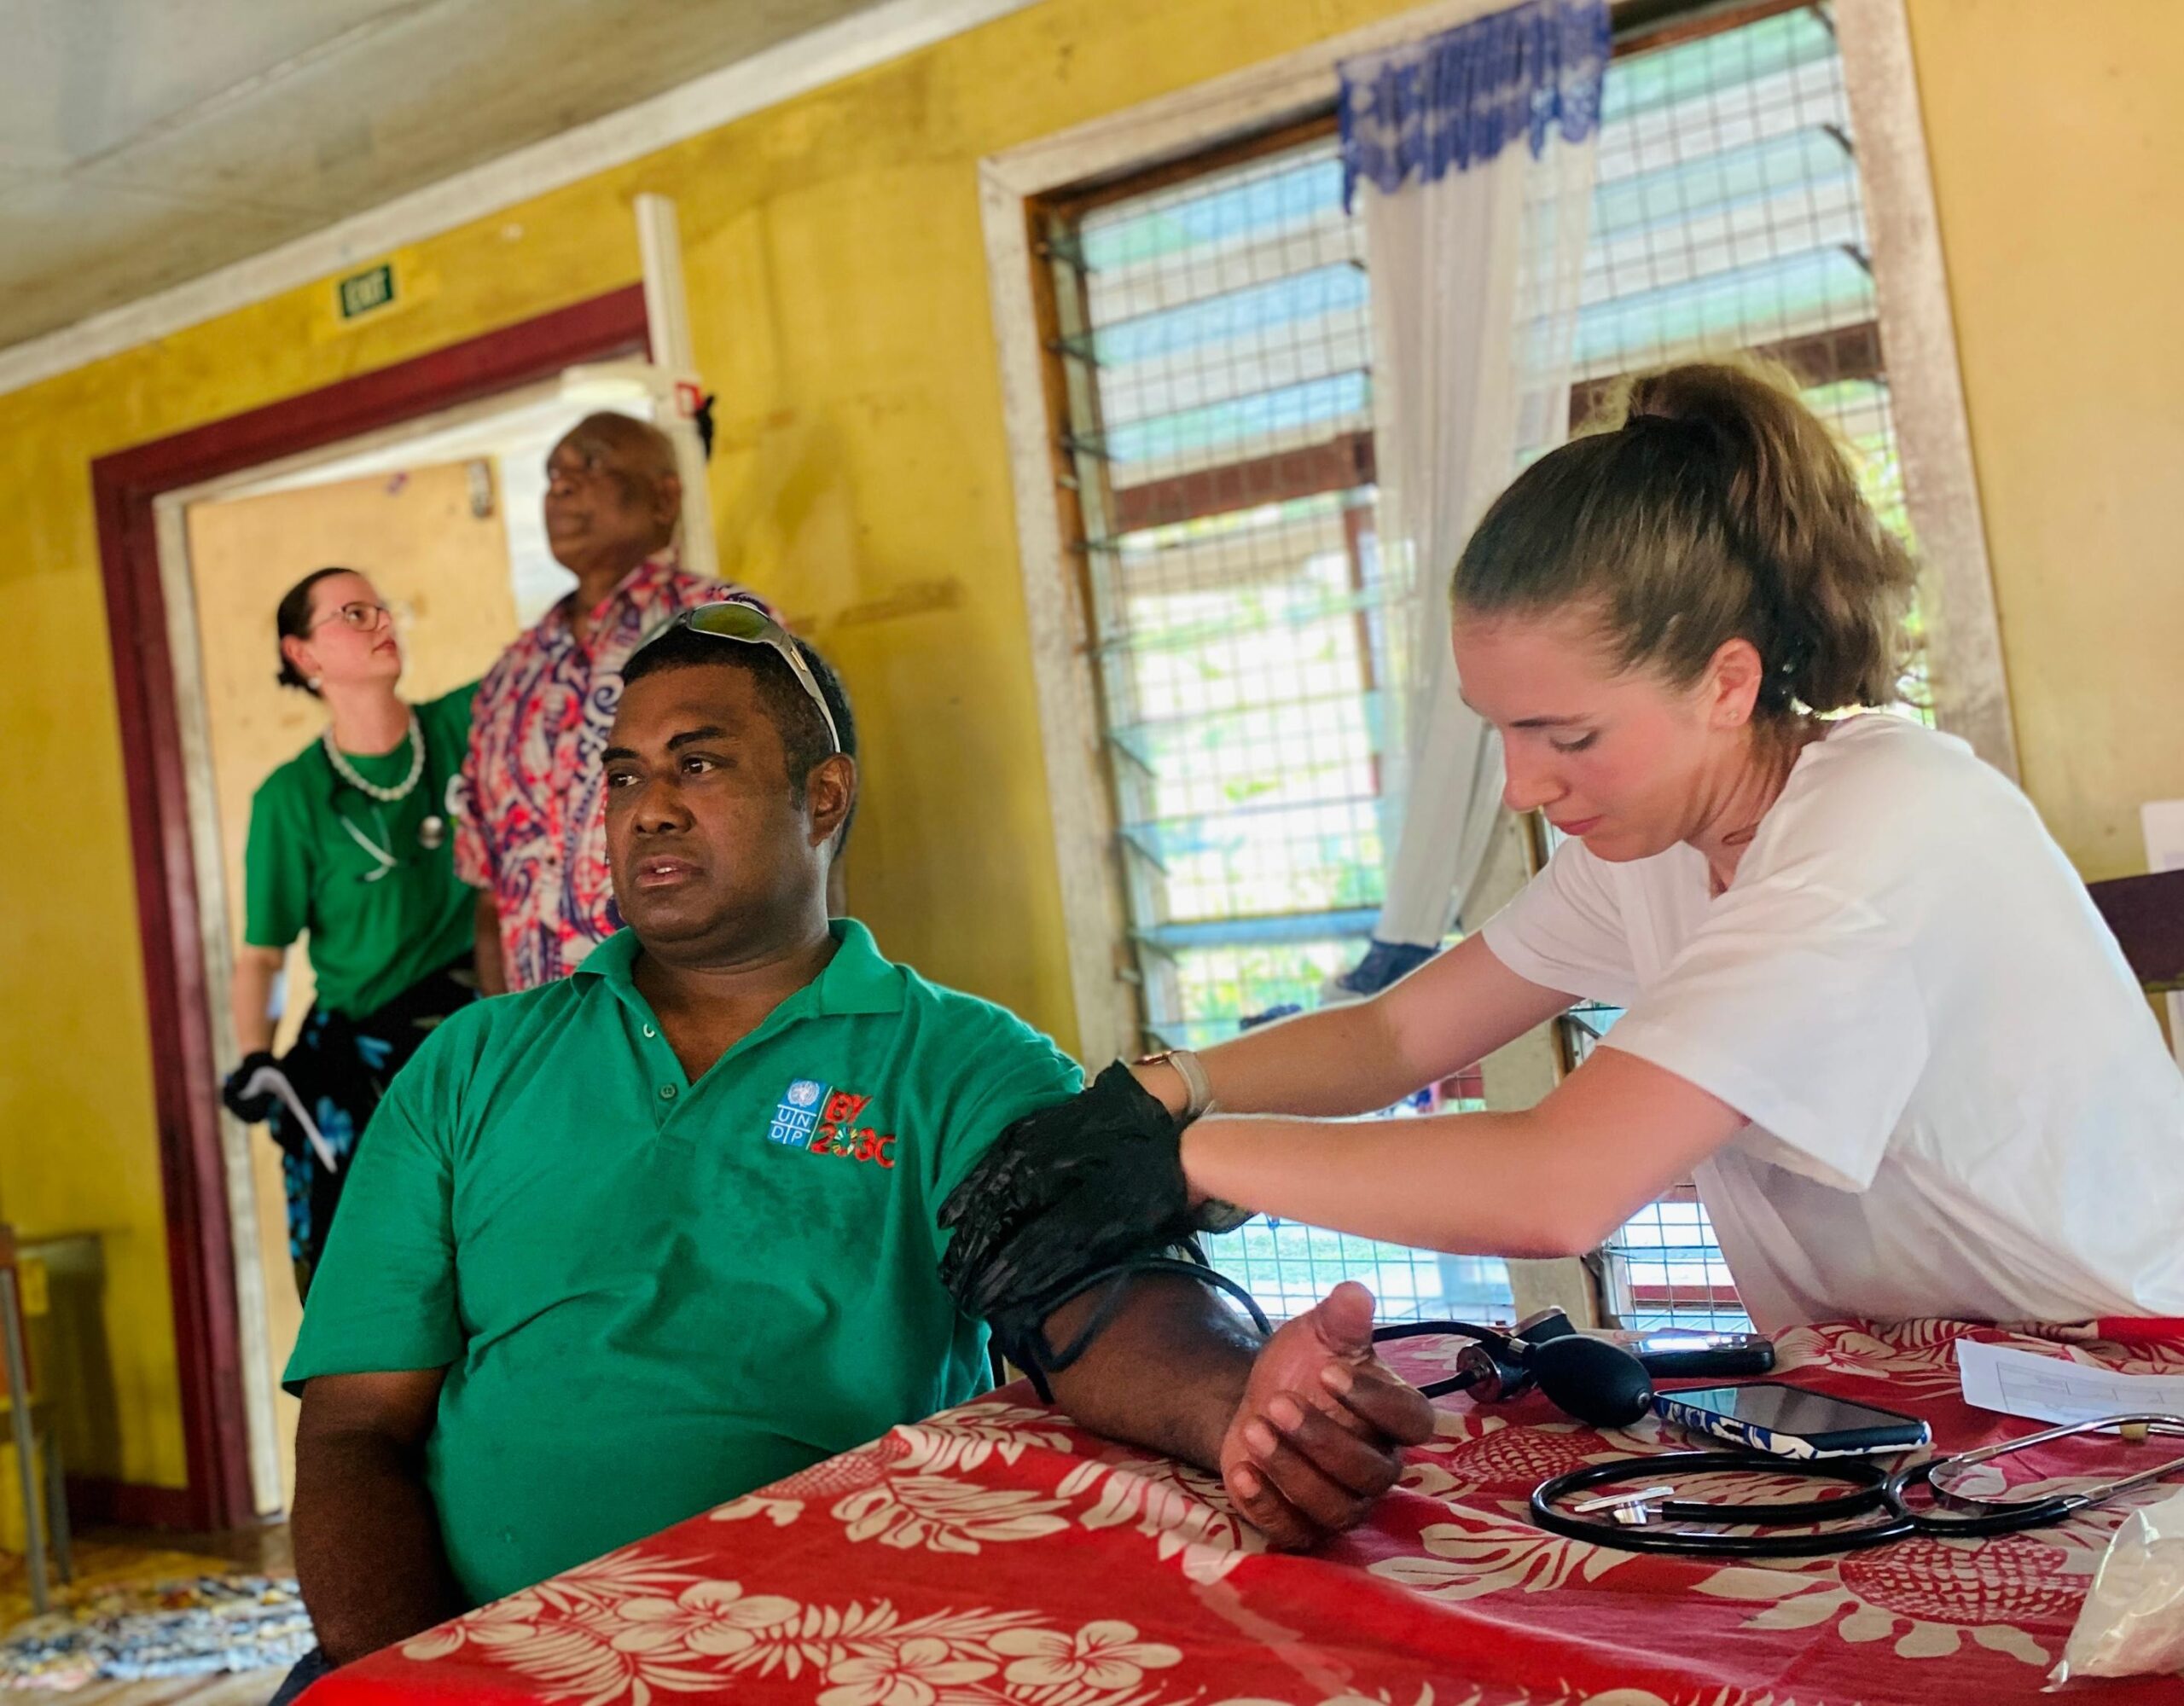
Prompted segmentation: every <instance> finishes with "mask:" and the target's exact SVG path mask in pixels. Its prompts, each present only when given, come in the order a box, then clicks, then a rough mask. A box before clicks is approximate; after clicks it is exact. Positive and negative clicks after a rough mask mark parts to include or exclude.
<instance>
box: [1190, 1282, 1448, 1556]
mask: <svg viewBox="0 0 2184 1706" xmlns="http://www.w3.org/2000/svg"><path fill="white" fill-rule="evenodd" d="M1432 1433H1433V1407H1432V1404H1430V1403H1429V1402H1427V1401H1426V1396H1425V1395H1424V1394H1423V1393H1421V1392H1420V1391H1419V1390H1417V1389H1416V1388H1415V1387H1414V1386H1411V1385H1409V1384H1407V1383H1405V1382H1403V1381H1402V1380H1400V1379H1398V1378H1396V1376H1395V1375H1394V1374H1393V1373H1391V1372H1390V1371H1389V1370H1388V1369H1387V1367H1385V1365H1383V1364H1382V1363H1381V1362H1380V1360H1379V1359H1378V1358H1377V1357H1375V1356H1374V1355H1373V1294H1372V1293H1371V1292H1370V1291H1367V1290H1366V1289H1365V1288H1364V1287H1363V1286H1362V1285H1358V1284H1357V1283H1356V1281H1355V1280H1345V1281H1344V1282H1343V1283H1342V1284H1341V1285H1338V1286H1336V1287H1335V1289H1334V1291H1333V1292H1332V1293H1330V1294H1329V1295H1328V1297H1327V1298H1326V1300H1325V1301H1324V1302H1322V1303H1318V1304H1316V1306H1315V1307H1313V1308H1312V1309H1308V1310H1306V1311H1305V1312H1304V1314H1301V1315H1298V1317H1296V1319H1294V1320H1291V1321H1287V1322H1285V1323H1284V1324H1283V1325H1282V1326H1281V1328H1280V1329H1279V1330H1277V1331H1276V1332H1275V1335H1274V1337H1273V1338H1270V1339H1269V1340H1268V1341H1267V1342H1266V1345H1265V1348H1264V1349H1262V1350H1261V1351H1260V1352H1259V1354H1258V1358H1257V1360H1256V1361H1254V1362H1253V1363H1252V1372H1251V1375H1250V1378H1249V1379H1248V1380H1247V1381H1246V1384H1245V1388H1244V1396H1243V1399H1242V1401H1241V1402H1240V1403H1239V1404H1238V1405H1237V1406H1236V1413H1235V1416H1234V1419H1232V1420H1231V1421H1230V1423H1229V1430H1228V1433H1227V1435H1226V1436H1225V1437H1224V1438H1223V1441H1222V1442H1221V1475H1222V1479H1223V1482H1224V1483H1226V1484H1227V1486H1228V1488H1229V1496H1230V1497H1231V1498H1233V1499H1234V1500H1235V1501H1236V1506H1237V1508H1238V1509H1239V1510H1240V1511H1241V1512H1243V1513H1244V1515H1245V1516H1246V1517H1248V1518H1249V1519H1250V1521H1251V1523H1252V1525H1253V1526H1254V1527H1255V1528H1257V1529H1258V1530H1259V1531H1260V1532H1261V1533H1263V1535H1266V1537H1267V1539H1268V1540H1269V1541H1271V1542H1272V1543H1273V1544H1274V1545H1275V1546H1279V1547H1283V1548H1287V1549H1298V1548H1302V1547H1305V1546H1315V1545H1316V1544H1318V1543H1319V1542H1320V1541H1323V1540H1325V1539H1326V1538H1327V1536H1328V1535H1333V1534H1339V1533H1340V1532H1341V1531H1342V1530H1343V1529H1350V1528H1355V1527H1356V1525H1357V1524H1358V1523H1361V1522H1362V1521H1364V1519H1365V1517H1366V1514H1367V1513H1368V1512H1369V1511H1370V1510H1371V1509H1372V1507H1373V1505H1374V1501H1375V1500H1378V1499H1379V1498H1380V1495H1381V1494H1384V1493H1385V1492H1386V1491H1387V1490H1388V1489H1389V1488H1391V1487H1392V1486H1394V1485H1395V1484H1396V1480H1397V1477H1398V1476H1400V1475H1401V1474H1402V1472H1403V1459H1402V1457H1401V1454H1400V1448H1402V1447H1403V1446H1407V1445H1417V1444H1420V1442H1423V1441H1425V1440H1427V1439H1430V1438H1431V1437H1432Z"/></svg>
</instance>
